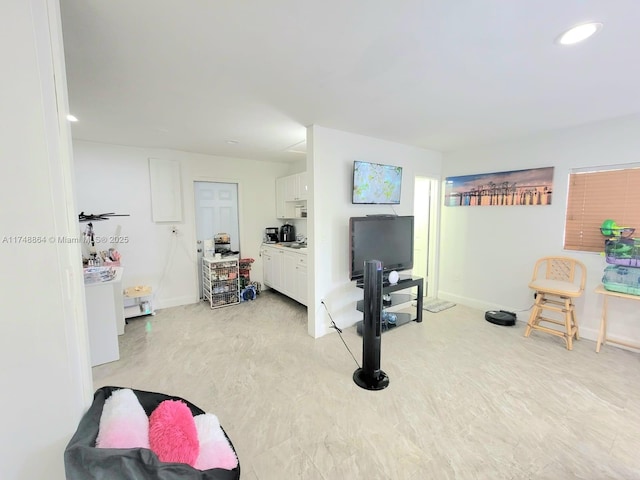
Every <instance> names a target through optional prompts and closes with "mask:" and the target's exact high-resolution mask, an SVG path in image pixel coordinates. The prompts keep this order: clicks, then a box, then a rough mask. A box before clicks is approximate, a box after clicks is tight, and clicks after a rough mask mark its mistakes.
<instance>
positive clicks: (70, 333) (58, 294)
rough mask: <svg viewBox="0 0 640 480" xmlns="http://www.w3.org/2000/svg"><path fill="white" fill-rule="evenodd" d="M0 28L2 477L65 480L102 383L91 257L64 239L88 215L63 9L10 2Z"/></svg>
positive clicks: (2, 10) (0, 15)
mask: <svg viewBox="0 0 640 480" xmlns="http://www.w3.org/2000/svg"><path fill="white" fill-rule="evenodd" d="M0 31H2V32H3V35H4V38H5V40H6V41H3V42H0V58H2V61H3V75H2V76H1V77H0V92H2V93H0V112H1V113H0V121H1V128H0V155H1V156H2V165H3V175H2V176H1V177H0V205H2V207H1V208H0V225H1V226H2V232H1V233H0V255H1V256H2V269H1V270H0V272H1V273H0V275H1V276H0V279H1V280H0V281H1V287H2V288H0V305H1V308H2V315H0V324H1V329H2V335H0V362H1V363H2V369H1V372H2V373H1V374H0V384H1V385H2V397H1V400H0V402H1V403H0V424H1V425H2V441H1V442H2V443H1V447H0V470H1V473H0V476H2V478H3V479H7V480H21V479H24V480H32V479H35V478H47V479H63V478H65V475H64V466H63V452H64V448H65V446H66V444H67V443H68V441H69V439H70V438H71V436H72V434H73V432H74V431H75V429H76V427H77V425H78V422H79V420H80V417H81V415H82V414H83V413H84V411H85V409H86V407H88V405H89V403H90V401H91V394H92V390H93V387H92V383H91V370H90V361H89V352H88V337H87V329H86V318H85V313H84V300H83V299H84V285H83V281H82V266H81V262H80V250H79V248H78V245H77V244H65V243H64V242H58V241H57V239H58V237H61V236H62V237H69V236H71V235H73V236H75V234H76V232H75V228H74V227H73V224H74V219H75V215H77V214H76V212H75V205H74V201H73V194H72V192H73V190H72V189H73V187H72V183H73V180H72V173H73V171H72V165H71V158H70V150H71V138H70V132H69V127H68V125H67V122H66V120H65V115H66V113H67V97H66V80H65V75H64V55H63V52H62V37H61V27H60V14H59V8H58V3H57V2H56V1H51V2H47V1H45V0H30V1H25V0H7V1H4V2H2V4H1V6H0ZM7 39H10V41H8V40H7ZM54 76H55V82H54ZM56 89H57V90H56ZM58 109H59V110H58ZM19 236H29V237H31V239H32V243H26V241H25V240H22V241H20V240H17V239H16V237H19ZM36 238H37V239H40V240H42V243H33V241H34V239H36Z"/></svg>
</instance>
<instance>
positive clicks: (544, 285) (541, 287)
mask: <svg viewBox="0 0 640 480" xmlns="http://www.w3.org/2000/svg"><path fill="white" fill-rule="evenodd" d="M529 288H533V289H534V290H537V291H539V292H548V293H556V294H562V295H566V296H568V297H579V296H580V295H582V292H581V291H580V286H579V285H575V284H573V283H571V282H565V281H563V280H534V281H533V282H531V283H530V284H529Z"/></svg>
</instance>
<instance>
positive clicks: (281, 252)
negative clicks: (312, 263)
mask: <svg viewBox="0 0 640 480" xmlns="http://www.w3.org/2000/svg"><path fill="white" fill-rule="evenodd" d="M261 255H262V262H263V267H262V268H263V279H262V281H263V283H264V284H265V285H266V286H268V287H270V288H273V289H274V290H277V291H279V292H280V293H282V294H284V295H286V296H288V297H290V298H293V299H294V300H296V301H297V302H299V303H301V304H303V305H306V304H307V253H306V251H304V252H300V251H299V250H296V249H293V248H288V247H283V246H278V245H263V246H262V249H261Z"/></svg>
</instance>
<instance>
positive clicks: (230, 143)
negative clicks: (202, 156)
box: [227, 140, 240, 145]
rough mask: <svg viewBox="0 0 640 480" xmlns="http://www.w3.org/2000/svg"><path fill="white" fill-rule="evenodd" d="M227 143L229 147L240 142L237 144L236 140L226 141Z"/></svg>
mask: <svg viewBox="0 0 640 480" xmlns="http://www.w3.org/2000/svg"><path fill="white" fill-rule="evenodd" d="M227 143H228V144H229V145H237V144H239V143H240V142H239V141H238V140H227Z"/></svg>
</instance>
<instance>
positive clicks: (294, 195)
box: [278, 172, 309, 202]
mask: <svg viewBox="0 0 640 480" xmlns="http://www.w3.org/2000/svg"><path fill="white" fill-rule="evenodd" d="M278 180H280V179H278ZM282 180H284V198H285V201H287V202H297V201H298V200H306V199H307V197H308V192H309V185H307V172H304V173H296V174H295V175H289V176H288V177H283V178H282Z"/></svg>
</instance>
